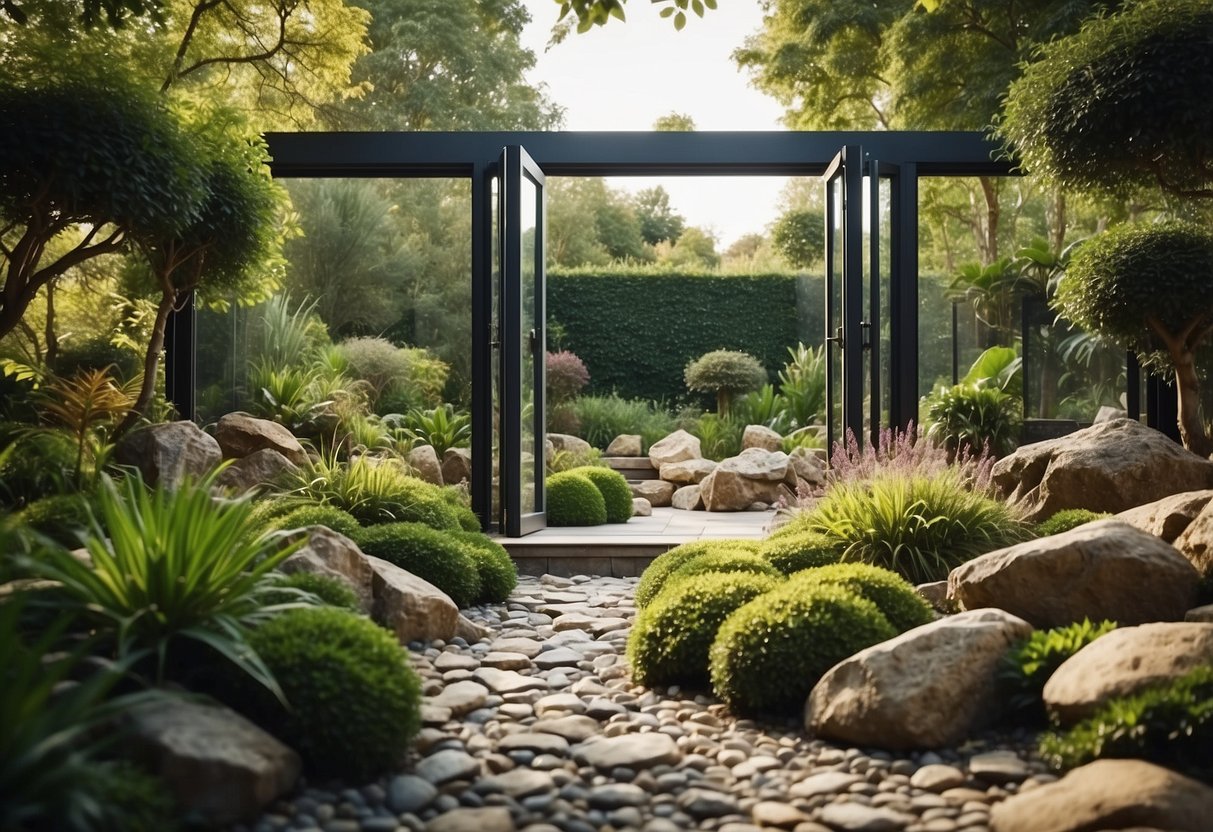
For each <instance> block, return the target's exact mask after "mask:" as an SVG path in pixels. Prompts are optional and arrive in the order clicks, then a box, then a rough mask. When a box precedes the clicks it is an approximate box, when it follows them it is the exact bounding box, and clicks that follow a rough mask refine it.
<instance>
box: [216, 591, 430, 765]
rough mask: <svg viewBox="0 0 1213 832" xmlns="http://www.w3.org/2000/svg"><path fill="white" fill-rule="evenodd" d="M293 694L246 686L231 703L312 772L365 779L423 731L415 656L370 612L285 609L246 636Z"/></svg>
mask: <svg viewBox="0 0 1213 832" xmlns="http://www.w3.org/2000/svg"><path fill="white" fill-rule="evenodd" d="M248 642H249V646H250V647H252V648H253V650H254V651H256V653H257V655H258V656H259V657H260V658H261V660H262V661H263V662H265V665H266V667H268V668H269V670H270V672H271V673H272V674H273V676H274V678H275V679H276V680H277V682H278V684H279V685H280V686H281V688H282V692H283V694H284V695H285V696H286V701H287V703H288V707H285V708H284V707H283V706H282V704H281V703H280V702H279V701H278V700H277V699H276V698H275V697H274V696H273V695H272V694H271V693H270V692H269V691H267V690H265V689H264V688H261V687H253V686H252V685H251V684H248V685H246V686H245V687H244V688H242V689H241V690H242V692H243V693H244V694H245V695H244V696H241V697H240V700H241V701H237V702H232V704H233V705H235V706H236V707H237V709H238V710H242V711H244V712H245V713H247V714H248V715H249V716H250V717H251V718H252V719H253V720H254V721H255V722H257V723H258V724H260V725H262V726H263V727H264V728H266V730H268V731H269V732H270V733H271V734H273V735H274V736H276V737H279V738H280V739H281V740H282V741H283V742H285V743H287V744H288V745H290V746H291V747H292V748H294V749H295V750H297V751H298V752H299V754H300V756H302V757H303V760H304V764H305V766H306V767H307V768H308V770H309V771H311V772H312V773H314V774H317V775H322V776H330V775H340V776H341V777H342V778H344V779H346V780H347V781H359V780H366V779H369V778H371V777H374V776H375V775H377V774H379V773H381V772H383V771H386V770H388V769H390V768H392V767H393V766H396V765H398V764H399V763H400V762H401V761H402V758H403V757H404V753H405V751H406V750H407V748H408V744H409V741H410V740H412V738H413V736H414V735H415V734H416V733H417V731H418V730H419V729H420V727H421V712H420V708H421V680H420V679H419V678H418V676H417V674H416V673H415V672H414V671H413V669H412V668H411V667H410V666H409V663H408V653H407V652H405V651H404V650H403V649H402V648H401V647H400V645H399V644H398V643H397V642H396V639H395V638H394V637H393V636H392V635H391V634H390V633H388V632H387V631H386V630H384V629H382V628H380V627H378V626H377V625H376V624H375V623H374V622H372V621H371V620H370V619H368V618H364V617H362V616H360V615H355V614H354V613H351V612H347V611H346V610H339V609H333V608H331V607H313V608H307V609H297V610H290V611H288V612H284V613H282V614H281V615H278V616H275V617H274V618H272V619H271V620H269V621H267V622H266V623H264V624H262V625H261V626H260V627H258V628H257V629H256V630H254V631H252V632H251V633H250V634H249V636H248Z"/></svg>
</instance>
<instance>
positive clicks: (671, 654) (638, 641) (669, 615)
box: [627, 555, 782, 686]
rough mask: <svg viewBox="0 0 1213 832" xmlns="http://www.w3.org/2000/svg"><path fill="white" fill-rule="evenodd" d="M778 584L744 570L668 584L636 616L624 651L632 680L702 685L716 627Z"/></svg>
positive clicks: (764, 576) (775, 581)
mask: <svg viewBox="0 0 1213 832" xmlns="http://www.w3.org/2000/svg"><path fill="white" fill-rule="evenodd" d="M704 557H712V556H711V555H706V556H704ZM780 577H782V576H780ZM781 582H782V581H781V580H780V579H776V578H774V577H772V576H770V575H763V574H756V573H745V572H739V573H721V572H712V573H707V574H702V575H693V576H688V577H686V578H684V579H682V580H678V581H671V582H670V584H669V585H668V586H667V587H666V589H665V591H663V592H662V593H661V595H660V596H658V598H657V599H656V600H655V601H654V602H653V603H652V604H650V605H649V606H648V607H647V608H646V609H644V610H643V611H642V612H641V613H640V614H639V615H638V616H637V617H636V623H635V625H634V626H633V627H632V632H631V635H630V636H629V637H628V648H627V656H628V662H629V663H630V664H631V666H632V677H633V678H634V679H635V680H636V681H637V682H639V683H640V684H644V685H659V684H686V685H692V686H695V685H699V686H704V685H706V684H707V681H708V650H709V648H711V646H712V642H713V641H715V639H716V631H717V630H718V629H719V628H720V625H721V624H722V623H724V620H725V619H726V618H728V617H729V615H730V614H731V613H732V612H733V611H734V610H736V609H738V608H739V607H741V606H742V605H744V604H746V603H748V602H750V601H752V600H753V599H755V598H757V597H758V596H759V595H762V594H763V593H766V592H770V591H771V590H773V589H775V588H776V587H777V586H779V585H780V583H781Z"/></svg>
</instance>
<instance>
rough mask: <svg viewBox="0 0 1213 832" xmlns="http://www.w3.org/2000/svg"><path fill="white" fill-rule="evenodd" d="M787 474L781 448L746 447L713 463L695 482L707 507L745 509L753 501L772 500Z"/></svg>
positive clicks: (777, 493) (775, 497) (777, 496)
mask: <svg viewBox="0 0 1213 832" xmlns="http://www.w3.org/2000/svg"><path fill="white" fill-rule="evenodd" d="M787 474H788V455H787V454H785V453H784V452H783V451H774V452H772V451H764V450H762V449H761V448H747V449H745V450H744V451H742V452H741V453H740V454H739V455H738V456H733V457H729V458H728V459H726V460H724V461H723V462H721V463H720V464H719V465H717V466H716V469H715V470H714V471H712V473H710V474H708V475H707V476H706V477H704V479H703V480H702V481H701V482H700V483H699V488H700V493H701V495H702V497H703V505H704V508H706V509H707V510H708V511H746V510H747V509H749V507H750V506H751V505H753V504H754V503H773V502H775V501H776V500H777V499H779V497H780V495H781V493H782V492H781V490H780V486H781V485H782V484H783V483H784V481H785V480H786V478H787Z"/></svg>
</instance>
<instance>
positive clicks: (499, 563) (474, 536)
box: [451, 532, 518, 604]
mask: <svg viewBox="0 0 1213 832" xmlns="http://www.w3.org/2000/svg"><path fill="white" fill-rule="evenodd" d="M451 537H453V538H454V539H455V540H458V541H460V542H461V543H464V544H466V545H467V549H468V552H470V553H471V555H472V559H473V560H474V561H475V562H476V572H477V574H479V576H480V595H479V596H478V597H477V601H476V602H477V603H479V604H500V603H502V602H503V601H505V600H506V599H507V598H509V597H510V593H511V592H513V591H514V587H516V586H518V567H517V566H515V565H514V559H513V558H511V557H510V553H509V552H507V551H506V550H505V547H504V546H502V545H501V544H500V543H498V542H496V541H495V540H490V539H489V538H488V537H487V536H485V535H483V534H481V533H480V532H454V533H452V534H451Z"/></svg>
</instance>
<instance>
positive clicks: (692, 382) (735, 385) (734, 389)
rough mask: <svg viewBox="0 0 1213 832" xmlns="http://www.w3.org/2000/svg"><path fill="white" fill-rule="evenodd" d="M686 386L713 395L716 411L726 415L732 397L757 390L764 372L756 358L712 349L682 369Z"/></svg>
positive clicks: (762, 383)
mask: <svg viewBox="0 0 1213 832" xmlns="http://www.w3.org/2000/svg"><path fill="white" fill-rule="evenodd" d="M683 378H684V379H685V380H686V383H687V387H688V388H689V389H691V390H694V391H697V392H700V393H714V394H715V395H716V412H717V413H718V414H719V415H720V416H728V415H729V403H730V401H731V400H732V398H733V396H735V395H738V394H740V393H748V392H750V391H751V390H757V389H759V388H760V387H762V385H764V384H766V381H767V371H766V370H765V369H763V366H762V364H761V363H760V362H759V360H758V359H757V358H755V357H754V356H752V355H748V354H746V353H743V352H736V351H733V350H713V351H712V352H708V353H704V354H703V355H701V356H699V357H698V358H696V359H695V360H694V361H691V362H690V363H688V364H687V366H686V369H685V370H683Z"/></svg>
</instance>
